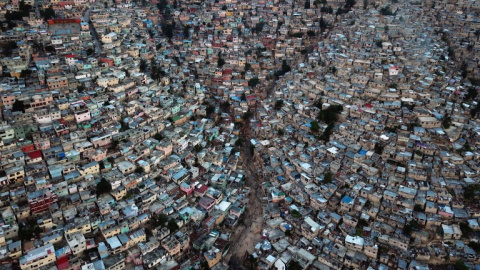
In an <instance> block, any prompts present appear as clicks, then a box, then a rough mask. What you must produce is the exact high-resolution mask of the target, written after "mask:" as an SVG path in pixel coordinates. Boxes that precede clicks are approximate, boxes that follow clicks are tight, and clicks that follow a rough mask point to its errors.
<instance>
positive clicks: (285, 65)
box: [275, 60, 292, 79]
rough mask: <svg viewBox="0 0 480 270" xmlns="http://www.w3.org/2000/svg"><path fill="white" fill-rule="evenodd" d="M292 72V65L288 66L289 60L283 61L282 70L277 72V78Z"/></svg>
mask: <svg viewBox="0 0 480 270" xmlns="http://www.w3.org/2000/svg"><path fill="white" fill-rule="evenodd" d="M290 70H292V68H291V67H290V65H288V64H287V60H283V62H282V69H280V70H277V71H276V72H275V77H276V78H277V79H278V78H279V77H281V76H283V75H285V74H286V73H288V72H290Z"/></svg>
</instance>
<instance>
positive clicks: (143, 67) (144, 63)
mask: <svg viewBox="0 0 480 270" xmlns="http://www.w3.org/2000/svg"><path fill="white" fill-rule="evenodd" d="M139 68H140V71H141V72H145V71H146V70H147V60H145V59H143V58H142V59H140V67H139Z"/></svg>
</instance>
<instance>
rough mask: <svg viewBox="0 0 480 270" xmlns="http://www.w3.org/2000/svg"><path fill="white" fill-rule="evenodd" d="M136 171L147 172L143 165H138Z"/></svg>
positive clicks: (139, 172)
mask: <svg viewBox="0 0 480 270" xmlns="http://www.w3.org/2000/svg"><path fill="white" fill-rule="evenodd" d="M135 172H136V173H138V174H141V173H143V172H145V169H143V167H140V166H138V167H137V168H136V169H135Z"/></svg>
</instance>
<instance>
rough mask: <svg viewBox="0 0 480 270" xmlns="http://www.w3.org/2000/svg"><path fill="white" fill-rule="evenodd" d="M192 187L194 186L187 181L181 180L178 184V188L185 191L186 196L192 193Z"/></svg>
mask: <svg viewBox="0 0 480 270" xmlns="http://www.w3.org/2000/svg"><path fill="white" fill-rule="evenodd" d="M194 188H195V186H194V185H192V184H189V183H187V182H182V183H181V184H180V190H181V191H183V192H185V193H186V194H187V196H189V195H190V194H192V193H193V190H194Z"/></svg>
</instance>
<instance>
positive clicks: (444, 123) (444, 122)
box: [442, 114, 452, 129]
mask: <svg viewBox="0 0 480 270" xmlns="http://www.w3.org/2000/svg"><path fill="white" fill-rule="evenodd" d="M451 125H452V118H451V117H450V116H449V115H448V114H447V115H445V117H444V118H443V120H442V126H443V127H444V128H446V129H449V128H450V126H451Z"/></svg>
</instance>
